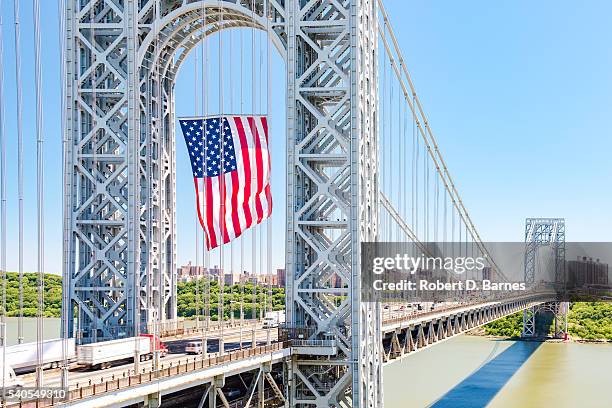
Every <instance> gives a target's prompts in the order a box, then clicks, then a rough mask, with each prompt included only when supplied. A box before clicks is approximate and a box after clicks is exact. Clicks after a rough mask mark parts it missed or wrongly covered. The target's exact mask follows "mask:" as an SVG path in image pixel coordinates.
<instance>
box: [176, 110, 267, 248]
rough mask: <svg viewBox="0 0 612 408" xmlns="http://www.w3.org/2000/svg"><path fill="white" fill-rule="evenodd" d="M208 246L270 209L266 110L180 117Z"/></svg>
mask: <svg viewBox="0 0 612 408" xmlns="http://www.w3.org/2000/svg"><path fill="white" fill-rule="evenodd" d="M179 122H180V124H181V129H182V130H183V136H184V137H185V143H187V150H188V151H189V158H190V159H191V169H192V171H193V180H194V182H195V190H196V205H197V207H198V217H199V219H200V224H201V225H202V227H203V228H204V231H205V235H206V246H207V248H208V249H209V250H211V249H213V248H216V247H218V246H220V245H222V244H226V243H228V242H230V241H231V240H232V239H234V238H236V237H239V236H240V235H241V234H242V232H243V231H245V230H246V229H248V228H251V227H253V226H254V225H256V224H259V223H261V222H262V220H264V219H266V218H268V217H269V216H270V214H271V213H272V195H271V192H270V153H269V151H268V122H267V119H266V117H265V116H217V117H207V118H185V119H180V120H179Z"/></svg>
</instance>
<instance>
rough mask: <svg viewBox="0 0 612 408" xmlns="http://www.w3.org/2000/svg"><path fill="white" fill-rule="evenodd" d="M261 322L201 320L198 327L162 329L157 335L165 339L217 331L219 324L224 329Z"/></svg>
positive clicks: (246, 326)
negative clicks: (207, 321) (221, 322)
mask: <svg viewBox="0 0 612 408" xmlns="http://www.w3.org/2000/svg"><path fill="white" fill-rule="evenodd" d="M259 323H261V321H260V320H257V319H255V320H246V321H244V322H243V323H240V321H237V322H234V323H232V322H225V323H224V324H223V325H221V324H219V323H218V322H215V323H212V322H211V323H209V324H208V325H206V323H205V322H202V325H201V326H200V327H176V328H170V329H163V330H161V331H160V332H159V337H161V339H162V340H163V339H165V338H168V337H176V336H189V335H192V334H200V333H203V332H210V331H218V330H221V326H223V328H224V329H232V328H239V327H244V328H253V327H257V325H258V324H259ZM151 330H152V331H151V332H150V333H155V328H152V329H151Z"/></svg>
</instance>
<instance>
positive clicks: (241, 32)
mask: <svg viewBox="0 0 612 408" xmlns="http://www.w3.org/2000/svg"><path fill="white" fill-rule="evenodd" d="M243 69H244V35H243V30H240V114H241V115H243V114H244V95H243V94H244V92H243V86H244V85H243V75H242V74H243ZM245 239H246V238H245V236H244V234H243V235H242V236H241V237H240V275H239V278H238V279H239V280H238V282H239V284H240V348H242V326H243V325H244V286H245V283H246V282H243V273H244V240H245Z"/></svg>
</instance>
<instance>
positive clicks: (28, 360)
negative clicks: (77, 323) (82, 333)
mask: <svg viewBox="0 0 612 408" xmlns="http://www.w3.org/2000/svg"><path fill="white" fill-rule="evenodd" d="M64 341H66V356H65V357H66V360H67V362H68V363H71V362H73V361H74V360H75V357H76V351H75V345H74V338H73V337H71V338H68V339H52V340H45V341H43V342H42V359H41V364H42V367H43V368H56V367H59V366H60V365H61V362H62V360H63V358H64V355H63V349H64V346H63V342H64ZM37 349H38V347H37V344H36V342H32V343H23V344H15V345H13V346H7V347H6V365H7V366H10V367H11V368H12V369H13V370H15V372H16V373H18V374H20V373H24V372H28V371H34V370H36V366H37V364H38V358H37ZM1 355H2V347H0V356H1Z"/></svg>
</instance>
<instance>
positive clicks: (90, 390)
mask: <svg viewBox="0 0 612 408" xmlns="http://www.w3.org/2000/svg"><path fill="white" fill-rule="evenodd" d="M287 347H289V344H288V343H284V342H278V343H273V344H271V345H266V346H257V347H254V348H244V349H240V350H235V351H230V352H227V353H226V354H224V355H222V356H214V357H210V358H207V359H199V360H198V359H194V360H192V361H188V362H186V363H182V364H181V363H180V362H179V364H176V365H172V363H170V365H169V366H166V367H163V368H160V369H159V370H155V371H154V370H151V371H148V372H141V373H137V374H133V375H130V376H127V377H121V378H117V379H111V380H107V381H103V382H100V383H97V384H86V385H81V384H76V387H75V388H74V389H71V390H69V391H68V393H67V395H66V398H63V399H47V400H39V401H37V403H36V401H20V402H15V403H12V404H10V405H8V406H9V407H30V406H36V407H39V408H42V407H52V406H57V405H60V404H63V403H66V402H71V401H76V400H82V399H86V398H91V397H94V396H96V395H101V394H105V393H107V392H113V391H117V390H121V389H124V388H129V387H132V386H135V385H140V384H146V383H149V382H152V381H157V380H159V379H162V378H166V377H172V376H176V375H178V374H183V373H188V372H191V371H196V370H202V369H205V368H208V367H213V366H217V365H221V364H225V363H229V362H232V361H238V360H243V359H246V358H249V357H253V356H257V355H262V354H266V353H271V352H274V351H279V350H282V349H283V348H287ZM32 404H35V405H32Z"/></svg>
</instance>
